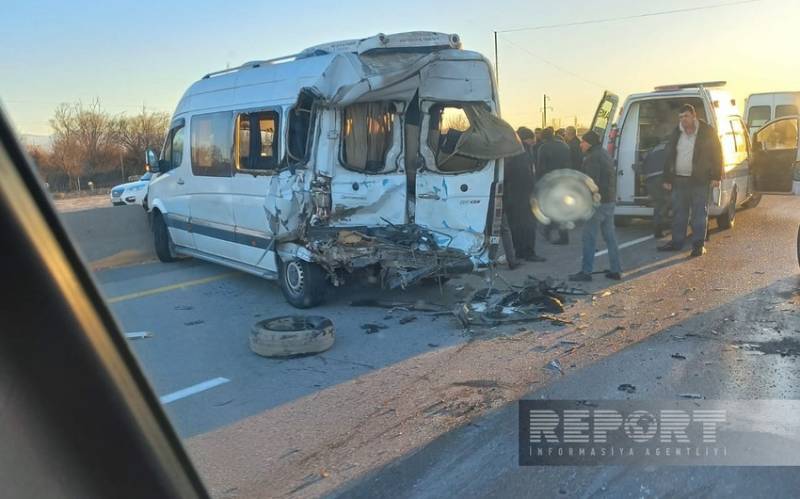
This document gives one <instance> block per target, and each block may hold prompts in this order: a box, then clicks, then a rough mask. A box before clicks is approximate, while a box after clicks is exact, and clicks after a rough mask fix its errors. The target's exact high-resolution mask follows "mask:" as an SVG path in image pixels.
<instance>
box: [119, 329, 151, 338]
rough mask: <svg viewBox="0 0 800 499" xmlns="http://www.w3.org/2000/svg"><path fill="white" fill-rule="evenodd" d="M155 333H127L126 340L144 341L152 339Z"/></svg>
mask: <svg viewBox="0 0 800 499" xmlns="http://www.w3.org/2000/svg"><path fill="white" fill-rule="evenodd" d="M152 337H153V333H151V332H149V331H136V332H135V333H125V338H126V339H128V340H143V339H145V338H152Z"/></svg>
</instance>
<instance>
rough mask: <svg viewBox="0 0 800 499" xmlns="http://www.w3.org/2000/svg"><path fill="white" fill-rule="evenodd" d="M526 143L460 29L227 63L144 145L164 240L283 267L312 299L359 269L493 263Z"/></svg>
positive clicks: (255, 265)
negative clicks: (505, 188) (501, 109)
mask: <svg viewBox="0 0 800 499" xmlns="http://www.w3.org/2000/svg"><path fill="white" fill-rule="evenodd" d="M521 151H522V148H521V145H520V143H519V141H518V139H517V138H516V134H515V133H514V130H513V129H512V128H511V127H510V126H509V125H508V124H506V123H505V122H503V121H502V120H501V119H500V118H499V117H498V98H497V90H496V86H495V83H494V78H493V75H492V70H491V63H490V62H489V61H488V60H487V59H486V58H485V57H483V56H482V55H481V54H478V53H476V52H470V51H466V50H462V49H461V41H460V38H459V37H458V35H447V34H441V33H429V32H412V33H401V34H395V35H388V36H387V35H383V34H381V35H377V36H374V37H371V38H365V39H362V40H348V41H343V42H335V43H329V44H324V45H318V46H315V47H311V48H309V49H306V50H304V51H303V52H301V53H299V54H297V55H294V56H288V57H280V58H277V59H272V60H268V61H256V62H250V63H247V64H244V65H242V66H239V67H236V68H231V69H226V70H222V71H217V72H214V73H210V74H208V75H206V76H204V77H203V78H202V79H200V80H199V81H198V82H196V83H194V84H193V85H192V86H191V87H190V88H189V89H188V90H187V91H186V93H185V95H184V96H183V98H182V99H181V101H180V103H179V104H178V107H177V109H176V111H175V114H174V116H173V118H172V121H171V125H170V130H169V132H168V136H167V139H166V141H165V146H164V148H163V150H162V152H161V155H160V158H157V157H156V155H155V153H154V152H153V151H148V155H147V156H148V157H147V164H148V165H149V167H150V170H151V171H153V172H159V173H158V175H157V177H156V178H155V179H154V180H153V181H152V183H151V184H150V187H149V194H148V199H147V205H148V210H149V214H150V218H151V222H152V227H153V231H154V240H155V246H156V252H157V254H158V256H159V258H160V259H161V260H162V261H171V260H173V259H174V258H175V256H176V255H190V256H194V257H197V258H201V259H204V260H208V261H212V262H216V263H219V264H222V265H227V266H230V267H233V268H236V269H240V270H242V271H245V272H250V273H253V274H256V275H259V276H262V277H265V278H269V279H278V280H279V282H280V286H281V290H282V291H283V294H284V296H285V297H286V299H287V301H288V302H289V303H291V304H292V305H294V306H296V307H303V308H305V307H311V306H314V305H316V304H318V303H320V302H321V301H322V299H323V297H324V290H325V287H326V286H327V283H328V282H331V283H333V284H334V285H341V284H342V283H343V282H344V280H345V278H346V277H347V276H349V275H350V273H351V272H354V271H356V270H359V269H371V270H372V271H374V272H375V274H376V275H379V276H380V278H381V281H382V283H383V284H384V285H385V286H386V287H389V288H396V287H405V286H408V285H410V284H412V283H414V282H417V281H420V280H422V279H427V278H436V277H443V276H446V275H452V274H457V273H464V272H472V271H475V270H479V269H484V268H487V267H488V265H489V264H490V262H491V260H492V258H493V254H494V251H495V249H496V247H497V244H498V243H499V240H500V239H499V230H500V223H499V217H500V214H501V212H500V210H499V206H498V209H497V210H495V209H494V199H495V195H496V193H499V192H501V191H500V190H499V189H500V188H501V186H500V184H501V182H502V168H501V165H502V160H501V158H503V157H506V156H509V155H513V154H517V153H519V152H521ZM498 205H499V203H498Z"/></svg>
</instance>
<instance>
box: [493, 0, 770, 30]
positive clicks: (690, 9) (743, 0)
mask: <svg viewBox="0 0 800 499" xmlns="http://www.w3.org/2000/svg"><path fill="white" fill-rule="evenodd" d="M761 1H762V0H740V1H737V2H725V3H718V4H712V5H702V6H699V7H687V8H685V9H672V10H661V11H656V12H645V13H642V14H634V15H630V16H620V17H608V18H605V19H589V20H586V21H576V22H570V23H559V24H543V25H539V26H528V27H520V28H510V29H500V30H497V31H496V32H497V33H515V32H518V31H538V30H543V29H552V28H565V27H568V26H584V25H587V24H601V23H610V22H614V21H628V20H631V19H641V18H645V17H655V16H665V15H673V14H682V13H685V12H696V11H698V10H709V9H719V8H722V7H734V6H737V5H744V4H748V3H756V2H761Z"/></svg>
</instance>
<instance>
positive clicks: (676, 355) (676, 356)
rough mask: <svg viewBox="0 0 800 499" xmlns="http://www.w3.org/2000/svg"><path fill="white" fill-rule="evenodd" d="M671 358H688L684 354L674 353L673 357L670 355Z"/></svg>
mask: <svg viewBox="0 0 800 499" xmlns="http://www.w3.org/2000/svg"><path fill="white" fill-rule="evenodd" d="M670 357H672V358H673V359H678V360H686V356H685V355H683V354H679V353H673V354H672V355H670Z"/></svg>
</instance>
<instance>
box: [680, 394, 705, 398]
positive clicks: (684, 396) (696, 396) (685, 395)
mask: <svg viewBox="0 0 800 499" xmlns="http://www.w3.org/2000/svg"><path fill="white" fill-rule="evenodd" d="M678 396H679V397H681V398H684V399H696V400H700V399H702V398H704V397H703V396H702V395H700V394H699V393H681V394H680V395H678Z"/></svg>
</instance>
